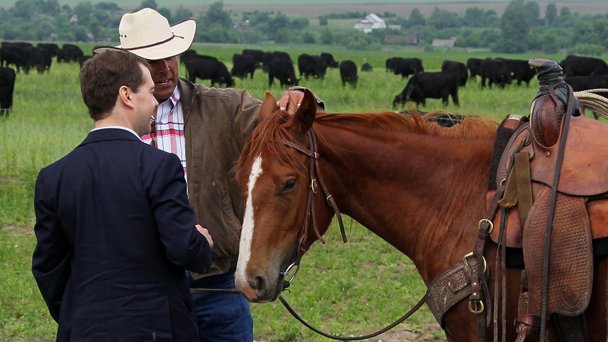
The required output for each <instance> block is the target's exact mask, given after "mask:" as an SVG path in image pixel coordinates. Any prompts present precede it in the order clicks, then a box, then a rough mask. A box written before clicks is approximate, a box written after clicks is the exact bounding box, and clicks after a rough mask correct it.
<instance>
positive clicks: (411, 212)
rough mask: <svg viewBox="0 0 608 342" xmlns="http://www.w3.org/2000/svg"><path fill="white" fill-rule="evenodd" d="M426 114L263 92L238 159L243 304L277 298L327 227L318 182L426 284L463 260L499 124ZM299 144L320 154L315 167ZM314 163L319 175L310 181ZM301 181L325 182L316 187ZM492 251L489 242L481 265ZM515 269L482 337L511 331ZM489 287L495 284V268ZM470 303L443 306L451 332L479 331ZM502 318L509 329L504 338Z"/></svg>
mask: <svg viewBox="0 0 608 342" xmlns="http://www.w3.org/2000/svg"><path fill="white" fill-rule="evenodd" d="M427 115H431V114H426V115H424V116H418V115H412V116H405V115H401V114H397V113H393V112H387V113H356V114H352V113H350V114H347V113H341V114H329V113H323V112H320V113H317V109H316V105H315V101H314V97H313V96H312V94H311V93H310V92H308V91H307V92H306V93H305V95H304V99H303V101H302V102H301V104H300V107H299V109H298V111H297V113H296V114H295V115H293V116H290V115H288V114H287V113H286V112H284V111H281V110H279V108H278V107H277V105H276V101H275V99H274V98H273V97H272V96H271V95H270V94H267V95H266V99H265V101H264V103H263V104H262V107H261V109H260V118H261V122H260V124H259V126H258V127H257V129H256V130H255V131H254V132H253V134H252V136H251V137H250V139H249V140H248V142H247V143H246V145H245V148H244V150H243V152H242V154H241V158H240V160H239V162H238V165H237V179H238V182H239V184H240V185H241V188H242V189H243V195H244V196H243V197H244V201H245V214H244V218H243V230H242V234H241V242H240V254H239V259H238V265H237V270H236V286H237V288H238V289H239V290H240V291H241V292H242V293H243V294H244V295H245V296H246V297H247V298H248V299H249V300H250V301H252V302H267V301H273V300H275V299H276V298H278V296H279V295H280V293H281V291H282V290H283V288H284V285H285V280H284V279H283V278H284V276H285V273H286V272H285V271H286V269H287V268H288V267H289V266H290V265H291V264H292V263H294V262H296V263H297V262H298V261H299V258H300V257H301V256H302V254H303V253H304V252H305V251H306V250H307V249H308V248H309V247H310V245H311V244H312V243H314V242H315V241H316V240H317V239H319V238H320V237H321V235H322V234H323V233H325V232H326V231H327V229H328V227H329V225H330V223H331V220H332V217H333V216H334V210H332V208H331V207H330V206H329V205H328V202H331V201H327V200H326V196H324V195H323V192H324V191H321V190H326V192H327V193H328V194H330V195H331V198H332V199H333V202H331V203H334V202H335V204H336V205H337V208H336V209H339V210H340V211H341V212H342V213H344V214H346V215H349V216H350V217H352V218H354V219H355V220H357V221H358V222H360V223H361V224H362V225H364V226H365V227H366V228H368V229H369V230H371V231H373V232H374V233H375V234H376V235H378V236H379V237H381V238H382V239H384V240H386V241H387V242H389V243H390V244H391V245H393V246H394V247H395V248H397V249H398V250H399V251H401V252H402V253H404V254H405V255H407V256H408V257H409V258H410V259H411V260H412V261H413V263H414V264H415V266H416V268H417V270H418V272H419V273H420V276H421V277H422V279H423V281H424V282H425V284H427V286H428V284H429V283H430V282H431V281H433V279H435V278H436V277H437V276H438V275H439V274H440V273H442V272H444V271H445V270H446V269H448V268H449V267H450V266H452V265H454V264H456V263H458V262H459V261H462V259H463V256H464V255H466V254H467V253H469V252H471V251H472V250H473V247H474V244H475V241H476V237H477V227H478V222H479V221H480V219H482V218H483V216H484V214H485V211H486V208H485V196H486V192H487V184H488V174H489V168H490V160H491V155H492V149H493V144H494V139H495V136H496V128H497V124H496V123H495V122H491V121H489V120H485V119H481V118H475V117H466V118H465V119H464V120H463V121H462V123H460V124H458V125H454V126H453V127H450V128H443V127H440V126H439V125H437V124H436V123H433V122H430V121H429V120H427V119H426V116H427ZM310 130H314V133H315V134H316V136H317V142H318V144H317V145H318V146H316V147H315V146H309V140H307V134H308V132H309V131H310ZM294 146H295V147H294ZM297 146H300V147H301V148H298V147H297ZM315 152H316V153H318V155H317V154H315ZM307 154H309V155H310V156H312V157H318V159H317V165H316V166H314V163H313V164H311V161H310V160H311V159H310V157H309V156H308V155H307ZM311 168H312V169H315V170H316V172H317V173H318V177H319V180H317V181H315V182H314V184H311V179H310V172H311ZM319 181H321V182H322V183H323V184H319V183H318V182H319ZM310 186H312V187H316V188H319V186H321V188H325V189H319V190H318V191H316V192H317V193H316V194H315V193H314V192H309V187H310ZM309 196H311V198H310V199H309ZM308 223H310V224H308ZM311 227H312V229H311ZM496 250H497V247H496V244H494V243H492V242H488V244H487V247H486V252H485V258H486V260H487V265H488V268H489V269H490V275H492V274H493V270H492V268H493V267H492V266H494V264H495V254H496ZM598 264H600V263H599V262H596V270H595V277H596V280H597V279H599V281H600V283H599V284H596V285H595V286H596V287H594V291H593V292H594V293H593V297H592V298H591V302H590V305H589V308H588V309H587V315H586V318H587V325H588V327H589V329H588V330H589V332H590V334H591V337H592V340H593V341H599V340H605V336H606V321H605V317H606V315H605V306H606V305H605V304H606V302H605V291H600V290H598V289H605V280H606V269H605V263H604V262H602V263H601V265H598ZM600 273H601V274H600ZM519 278H520V270H519V269H511V268H507V271H506V289H507V290H506V296H505V297H506V307H505V308H502V307H501V306H500V305H501V303H494V305H499V307H497V308H496V309H493V310H492V311H495V312H498V313H500V312H502V311H503V309H504V311H505V312H506V319H504V321H503V319H497V318H493V319H490V320H489V327H488V328H487V329H486V332H485V336H486V340H488V341H491V340H492V339H493V336H494V334H497V336H498V337H499V338H500V339H499V341H500V340H502V338H506V341H513V340H515V336H516V333H515V328H514V324H513V322H514V320H515V318H516V315H517V302H518V295H519V284H520V279H519ZM596 283H598V281H596ZM488 285H489V289H490V292H493V289H494V280H493V278H492V277H490V278H489V280H488ZM598 286H599V287H598ZM499 302H500V301H499ZM467 303H468V301H467V300H463V301H461V302H460V303H458V304H456V305H455V306H453V307H452V308H451V309H450V310H449V311H448V312H447V313H446V314H445V315H444V316H443V317H444V319H443V322H442V323H443V325H442V326H443V328H444V330H445V334H446V336H447V338H448V340H449V341H466V342H469V341H476V340H477V325H476V324H477V322H476V315H474V314H472V313H471V312H469V309H468V306H467ZM503 322H506V323H503ZM503 325H504V331H506V336H501V335H502V332H503ZM551 336H552V334H551V332H550V338H551Z"/></svg>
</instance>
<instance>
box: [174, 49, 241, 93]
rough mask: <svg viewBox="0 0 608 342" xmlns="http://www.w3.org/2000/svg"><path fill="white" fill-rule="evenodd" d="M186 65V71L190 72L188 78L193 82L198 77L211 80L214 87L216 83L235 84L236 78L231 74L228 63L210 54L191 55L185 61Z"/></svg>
mask: <svg viewBox="0 0 608 342" xmlns="http://www.w3.org/2000/svg"><path fill="white" fill-rule="evenodd" d="M184 64H185V65H186V71H187V74H188V80H189V81H190V82H192V83H194V82H195V81H196V78H197V77H198V78H200V79H203V80H211V86H212V87H213V86H214V85H215V84H216V83H218V84H220V85H221V84H224V85H226V86H227V87H232V86H233V85H234V79H233V78H232V76H230V73H229V72H228V68H226V65H225V64H224V63H222V62H220V61H218V60H217V59H216V58H215V57H211V58H209V57H208V56H202V55H197V56H190V57H189V58H187V59H186V60H185V61H184Z"/></svg>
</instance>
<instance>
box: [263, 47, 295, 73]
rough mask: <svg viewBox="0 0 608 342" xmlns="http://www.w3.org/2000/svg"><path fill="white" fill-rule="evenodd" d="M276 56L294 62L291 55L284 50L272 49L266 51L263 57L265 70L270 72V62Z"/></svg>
mask: <svg viewBox="0 0 608 342" xmlns="http://www.w3.org/2000/svg"><path fill="white" fill-rule="evenodd" d="M275 58H282V59H287V60H288V61H289V62H290V63H291V64H293V60H292V59H291V56H289V54H288V53H287V52H284V51H272V52H264V57H263V59H262V70H264V72H268V64H269V63H270V62H271V61H272V60H273V59H275Z"/></svg>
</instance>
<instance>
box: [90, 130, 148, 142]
mask: <svg viewBox="0 0 608 342" xmlns="http://www.w3.org/2000/svg"><path fill="white" fill-rule="evenodd" d="M111 140H131V141H139V142H141V143H143V142H142V141H141V140H139V139H137V137H136V136H134V135H133V133H131V132H129V131H126V130H124V129H119V128H107V129H100V130H97V131H92V132H90V133H89V135H87V137H86V138H85V139H84V141H83V142H82V143H80V146H82V145H86V144H91V143H96V142H99V141H111Z"/></svg>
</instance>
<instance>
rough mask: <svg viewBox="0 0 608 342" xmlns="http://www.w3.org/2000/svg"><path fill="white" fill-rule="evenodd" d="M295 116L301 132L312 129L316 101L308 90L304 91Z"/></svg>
mask: <svg viewBox="0 0 608 342" xmlns="http://www.w3.org/2000/svg"><path fill="white" fill-rule="evenodd" d="M295 115H296V117H297V118H298V121H299V122H300V125H301V127H302V132H307V131H308V130H309V129H310V128H311V127H312V123H313V121H315V116H316V115H317V99H316V98H315V95H314V94H313V93H312V92H311V91H310V90H309V89H304V96H303V97H302V101H300V103H299V107H298V111H297V112H296V114H295Z"/></svg>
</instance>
